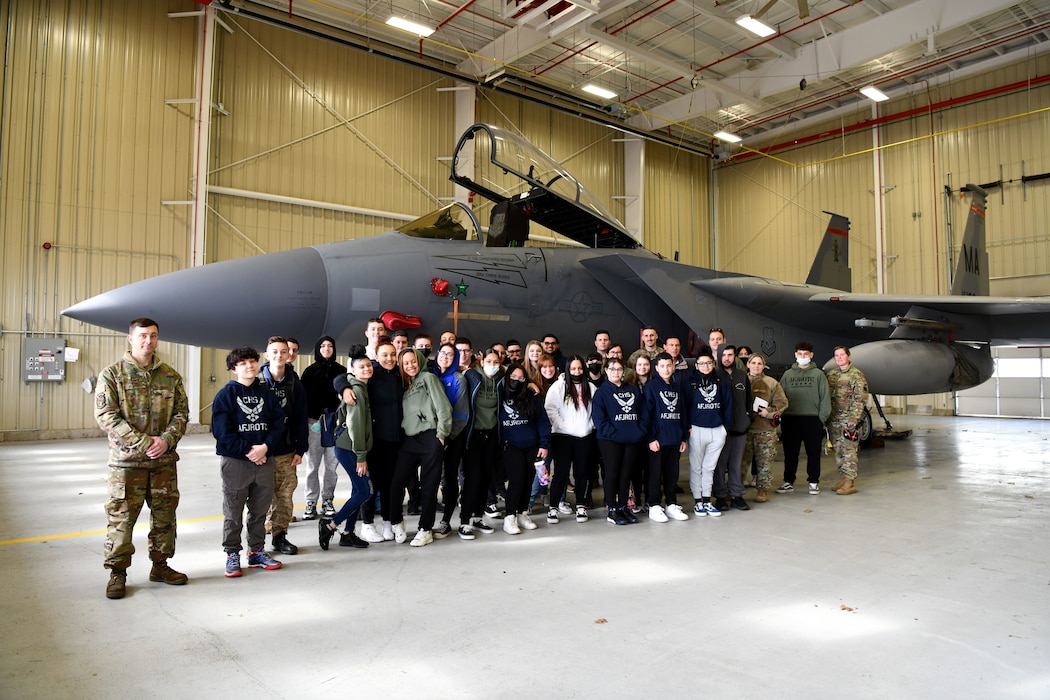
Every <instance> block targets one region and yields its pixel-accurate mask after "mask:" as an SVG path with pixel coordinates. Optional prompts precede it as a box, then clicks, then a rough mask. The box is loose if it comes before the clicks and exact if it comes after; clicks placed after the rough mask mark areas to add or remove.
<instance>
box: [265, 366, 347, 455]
mask: <svg viewBox="0 0 1050 700" xmlns="http://www.w3.org/2000/svg"><path fill="white" fill-rule="evenodd" d="M291 370H292V366H291V365H288V366H287V367H286V368H285V372H284V377H282V378H281V381H277V380H276V379H274V378H273V375H272V374H271V373H270V364H269V363H266V364H264V365H262V366H260V367H259V377H258V381H260V382H262V383H263V385H264V386H266V387H268V388H269V389H270V393H272V394H273V395H274V397H276V399H277V401H278V403H279V404H280V406H281V411H282V412H283V413H284V440H282V441H281V444H280V445H279V446H278V447H277V450H276V452H273V454H274V455H286V454H291V453H293V452H294V453H295V454H297V455H299V456H300V457H301V456H303V455H304V454H306V452H307V450H309V449H310V443H309V439H310V438H309V435H310V428H309V424H308V423H307V420H306V413H307V411H306V408H307V399H306V389H305V388H304V387H303V383H302V380H299V379H297V378H296V376H295V374H294V373H293V372H292V371H291ZM333 393H334V392H333Z"/></svg>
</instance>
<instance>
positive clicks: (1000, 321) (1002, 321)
mask: <svg viewBox="0 0 1050 700" xmlns="http://www.w3.org/2000/svg"><path fill="white" fill-rule="evenodd" d="M809 300H810V302H811V303H812V304H814V305H815V306H818V307H823V308H826V309H829V310H830V309H834V310H836V311H843V310H846V311H850V312H851V313H853V314H854V315H856V316H857V318H861V317H864V316H871V317H875V318H877V319H880V320H889V319H894V321H897V319H899V318H900V319H901V321H900V323H901V325H907V324H909V323H910V324H911V325H912V326H913V327H916V328H918V327H920V326H921V325H922V324H923V323H941V324H942V327H943V329H947V330H951V331H952V335H953V337H954V338H955V339H956V340H967V339H974V340H980V341H982V342H988V341H990V342H991V343H992V344H994V345H1044V344H1048V343H1050V297H992V296H938V295H915V296H908V295H903V294H852V293H851V294H845V293H841V292H822V293H819V294H814V295H813V296H811V297H810V299H809ZM898 327H900V326H898ZM894 336H895V337H900V336H901V334H900V333H898V332H897V331H895V332H894Z"/></svg>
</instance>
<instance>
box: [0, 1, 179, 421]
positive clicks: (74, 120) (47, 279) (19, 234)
mask: <svg viewBox="0 0 1050 700" xmlns="http://www.w3.org/2000/svg"><path fill="white" fill-rule="evenodd" d="M158 5H159V7H158ZM164 5H165V4H164V3H152V2H150V3H142V2H135V1H133V0H129V1H127V2H120V1H119V0H118V1H107V2H70V3H54V2H23V1H22V0H4V1H3V2H2V3H0V13H2V25H3V27H4V28H5V29H6V30H8V32H9V33H8V34H7V35H6V36H5V40H6V46H7V65H6V70H5V73H4V84H3V86H2V87H3V120H2V123H3V129H2V133H0V139H2V142H0V152H2V153H3V163H2V165H0V167H2V178H3V179H2V188H0V211H2V217H3V218H2V232H0V236H2V242H3V251H4V255H3V262H2V263H0V265H2V271H3V286H2V289H0V313H2V323H3V335H2V336H0V353H2V355H0V430H2V431H4V432H3V433H0V439H2V437H3V436H4V435H6V434H8V433H10V432H11V431H32V430H35V429H52V430H63V429H78V428H83V427H85V426H90V425H93V423H94V421H93V418H92V401H91V400H90V396H88V395H87V394H85V393H84V392H82V391H81V390H80V389H79V387H78V385H79V384H80V383H81V382H82V381H83V380H84V379H85V378H86V377H87V376H88V375H89V374H90V373H91V372H92V371H93V372H98V371H99V370H101V369H102V367H103V366H105V365H106V364H109V363H110V362H113V361H115V360H117V359H119V358H120V356H121V354H122V353H123V351H124V350H125V349H126V348H127V343H126V341H125V339H124V337H123V336H121V335H119V334H113V333H108V332H99V330H98V329H97V328H93V327H87V326H84V325H82V324H80V323H77V322H73V321H70V320H68V319H64V318H62V317H61V316H60V315H59V312H60V311H61V310H62V309H63V308H65V307H66V306H68V305H70V304H72V303H74V302H76V301H78V300H81V299H86V298H88V297H90V296H92V295H94V294H97V293H99V292H102V291H104V290H106V289H110V288H112V287H114V286H116V285H120V284H125V283H127V282H131V281H134V280H138V279H142V278H143V277H148V276H151V275H157V274H160V273H163V272H169V271H172V270H174V269H178V268H180V267H183V266H184V265H185V264H186V262H187V260H186V236H185V228H186V220H185V212H184V211H183V210H181V209H178V208H170V207H165V206H163V205H162V204H161V200H163V199H171V198H172V197H173V196H177V197H179V198H182V197H183V196H184V194H185V191H186V187H187V182H188V175H189V169H188V168H189V153H190V151H191V148H190V144H191V133H190V131H189V129H188V128H186V127H185V124H186V117H185V115H182V114H180V113H179V111H178V110H176V109H174V108H172V107H168V106H165V104H164V100H165V99H168V98H178V97H189V96H191V95H192V91H193V61H194V42H195V38H194V37H195V28H194V24H193V22H192V21H189V22H187V21H182V22H176V21H171V20H168V19H167V18H166V16H165V10H166V9H167V8H166V7H164ZM176 5H179V3H173V6H176ZM181 5H182V7H183V9H189V8H190V7H192V6H193V3H190V2H185V3H181ZM45 242H50V243H51V244H52V245H53V247H52V248H51V250H48V251H45V250H44V249H43V248H42V245H43V244H44V243H45ZM129 320H130V319H129ZM24 334H30V335H38V336H53V335H59V336H62V337H65V338H67V340H68V342H69V344H70V345H71V346H76V347H79V348H81V349H82V350H83V353H82V355H81V359H80V361H79V362H78V363H76V364H71V365H68V366H67V381H66V383H65V384H64V385H49V386H40V385H36V384H34V385H29V386H27V385H25V384H23V383H22V382H21V362H20V356H21V352H22V350H21V345H22V337H23V335H24ZM161 352H162V353H164V354H165V356H166V357H169V358H172V360H173V362H174V363H176V364H181V363H182V361H183V357H182V355H183V354H184V353H183V352H182V351H181V350H178V349H176V348H174V347H173V346H171V345H162V347H161Z"/></svg>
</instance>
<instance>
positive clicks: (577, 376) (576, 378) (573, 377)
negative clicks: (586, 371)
mask: <svg viewBox="0 0 1050 700" xmlns="http://www.w3.org/2000/svg"><path fill="white" fill-rule="evenodd" d="M569 379H571V380H572V383H573V384H579V383H580V382H582V381H583V375H582V374H570V375H569Z"/></svg>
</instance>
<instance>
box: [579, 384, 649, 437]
mask: <svg viewBox="0 0 1050 700" xmlns="http://www.w3.org/2000/svg"><path fill="white" fill-rule="evenodd" d="M591 420H593V421H594V427H595V429H596V430H597V431H598V439H599V440H609V441H611V442H618V443H620V444H621V445H632V444H634V443H638V442H642V441H644V440H645V429H646V414H645V399H644V398H642V390H641V389H639V388H638V387H636V386H635V385H633V384H628V383H627V382H622V383H621V384H620V386H616V385H615V384H613V383H612V382H610V381H606V382H605V383H604V384H602V385H601V386H600V387H598V391H596V392H594V397H593V398H592V399H591Z"/></svg>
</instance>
